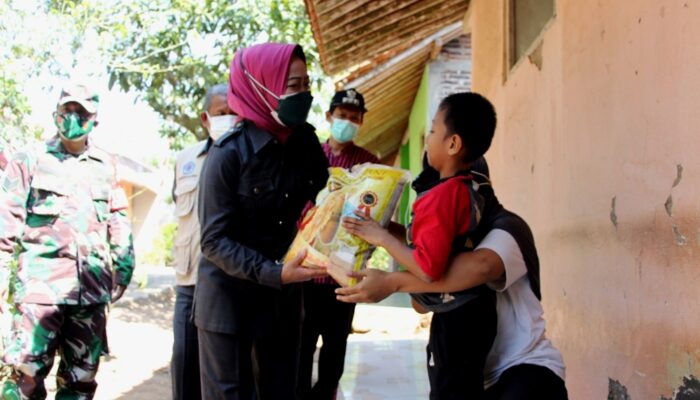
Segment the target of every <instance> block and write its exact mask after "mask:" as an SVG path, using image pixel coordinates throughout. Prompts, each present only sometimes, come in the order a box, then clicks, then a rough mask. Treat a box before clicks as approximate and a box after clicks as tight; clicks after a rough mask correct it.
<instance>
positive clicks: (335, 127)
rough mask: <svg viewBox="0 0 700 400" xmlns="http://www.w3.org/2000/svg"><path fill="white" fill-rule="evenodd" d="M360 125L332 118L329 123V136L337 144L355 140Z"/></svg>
mask: <svg viewBox="0 0 700 400" xmlns="http://www.w3.org/2000/svg"><path fill="white" fill-rule="evenodd" d="M359 129H360V125H357V124H354V123H352V122H350V121H349V120H347V119H338V118H333V122H332V123H331V135H333V139H335V140H337V141H338V143H347V142H350V141H352V140H353V139H355V136H357V131H358V130H359Z"/></svg>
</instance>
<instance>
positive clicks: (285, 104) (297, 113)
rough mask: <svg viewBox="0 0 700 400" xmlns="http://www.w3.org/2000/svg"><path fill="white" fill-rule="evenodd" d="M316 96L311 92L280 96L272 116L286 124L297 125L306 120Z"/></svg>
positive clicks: (289, 125)
mask: <svg viewBox="0 0 700 400" xmlns="http://www.w3.org/2000/svg"><path fill="white" fill-rule="evenodd" d="M313 99H314V97H313V96H312V95H311V92H299V93H294V94H290V95H287V96H282V97H280V98H279V104H278V105H277V110H275V111H274V112H273V113H272V116H273V117H275V114H276V118H275V119H276V120H277V121H278V122H280V123H282V125H284V126H288V127H295V126H299V125H301V124H303V123H304V122H306V118H307V117H308V116H309V111H310V110H311V102H312V101H313Z"/></svg>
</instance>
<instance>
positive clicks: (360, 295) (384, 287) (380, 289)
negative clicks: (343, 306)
mask: <svg viewBox="0 0 700 400" xmlns="http://www.w3.org/2000/svg"><path fill="white" fill-rule="evenodd" d="M348 276H350V277H352V278H357V279H358V280H360V281H359V282H358V283H357V285H355V286H352V287H341V288H338V289H336V290H335V294H336V299H338V300H340V301H342V302H344V303H376V302H379V301H382V300H384V299H385V298H387V297H388V296H389V295H390V294H392V293H394V292H395V291H396V289H395V288H394V287H392V284H391V281H390V279H389V276H390V275H389V273H388V272H384V271H381V270H378V269H372V268H368V269H365V270H362V271H358V272H350V273H348Z"/></svg>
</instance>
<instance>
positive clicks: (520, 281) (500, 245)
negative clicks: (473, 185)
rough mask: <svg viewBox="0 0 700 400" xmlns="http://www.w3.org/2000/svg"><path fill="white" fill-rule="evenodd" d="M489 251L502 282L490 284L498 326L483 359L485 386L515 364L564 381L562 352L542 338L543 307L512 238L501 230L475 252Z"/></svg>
mask: <svg viewBox="0 0 700 400" xmlns="http://www.w3.org/2000/svg"><path fill="white" fill-rule="evenodd" d="M480 248H486V249H490V250H492V251H494V252H496V254H498V255H499V256H500V257H501V260H503V265H504V266H505V279H504V280H502V281H500V282H496V283H489V287H491V288H492V289H493V290H495V291H496V292H497V293H496V304H497V305H496V310H497V312H498V325H497V329H498V331H497V333H496V339H495V340H494V342H493V347H491V351H490V352H489V355H488V356H487V358H486V365H485V366H484V385H485V386H486V387H487V388H488V387H489V386H491V385H493V384H495V383H496V382H497V381H498V378H499V377H500V376H501V374H502V373H503V372H504V371H505V370H507V369H508V368H510V367H512V366H515V365H518V364H534V365H540V366H543V367H546V368H549V369H550V370H552V372H554V373H555V374H557V375H558V376H559V377H560V378H561V379H562V380H563V379H564V371H565V367H564V361H563V360H562V357H561V353H559V350H557V349H556V348H555V347H554V345H553V344H552V342H550V341H549V339H547V338H546V337H545V321H544V319H543V318H542V313H543V310H542V305H541V304H540V301H539V300H538V299H537V297H535V294H534V293H533V292H532V289H531V288H530V280H529V279H528V277H527V267H526V266H525V260H524V259H523V255H522V253H521V252H520V247H518V243H517V242H516V241H515V239H514V238H513V236H511V235H510V234H509V233H508V232H506V231H504V230H501V229H494V230H492V231H490V232H489V233H488V235H486V237H485V238H484V240H483V241H482V242H481V244H479V246H478V247H477V249H480Z"/></svg>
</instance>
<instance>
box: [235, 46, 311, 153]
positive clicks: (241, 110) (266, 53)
mask: <svg viewBox="0 0 700 400" xmlns="http://www.w3.org/2000/svg"><path fill="white" fill-rule="evenodd" d="M297 46H298V45H296V44H281V43H264V44H259V45H255V46H251V47H248V48H245V49H240V50H238V51H237V52H236V54H235V55H234V56H233V61H231V73H230V75H229V82H228V89H229V90H228V105H229V107H230V108H231V110H233V111H234V112H235V113H236V114H237V115H239V116H240V117H241V118H242V119H247V120H249V121H252V122H253V123H255V125H256V126H258V127H259V128H262V129H264V130H266V131H268V132H270V133H271V134H272V135H273V136H275V137H276V138H278V139H279V140H280V141H282V142H285V141H286V140H287V138H288V137H289V135H290V134H291V133H292V128H288V127H285V126H282V125H280V124H279V123H278V122H277V121H276V120H275V119H274V118H273V117H272V115H271V114H270V109H269V108H268V107H267V105H266V104H265V102H264V101H263V100H262V98H261V97H260V94H262V95H263V96H265V100H267V103H268V104H269V105H270V107H272V108H273V109H277V104H278V101H277V99H275V98H274V97H272V96H271V95H270V94H269V93H267V92H266V91H265V90H264V89H262V88H260V87H257V89H258V90H259V92H260V94H258V91H256V87H254V85H255V83H253V82H252V81H251V80H250V78H249V77H248V76H247V75H246V74H245V72H244V71H243V68H242V67H241V60H240V57H243V60H242V64H243V66H244V67H245V70H246V71H248V73H249V74H250V75H252V76H253V78H254V79H255V80H257V81H258V82H259V83H260V84H262V85H263V86H264V87H265V88H267V89H268V90H269V91H270V92H272V93H274V94H275V95H277V96H278V97H279V96H282V95H283V94H284V92H285V91H286V89H287V76H288V74H289V65H290V64H291V62H292V53H293V52H294V49H295V48H296V47H297Z"/></svg>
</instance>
